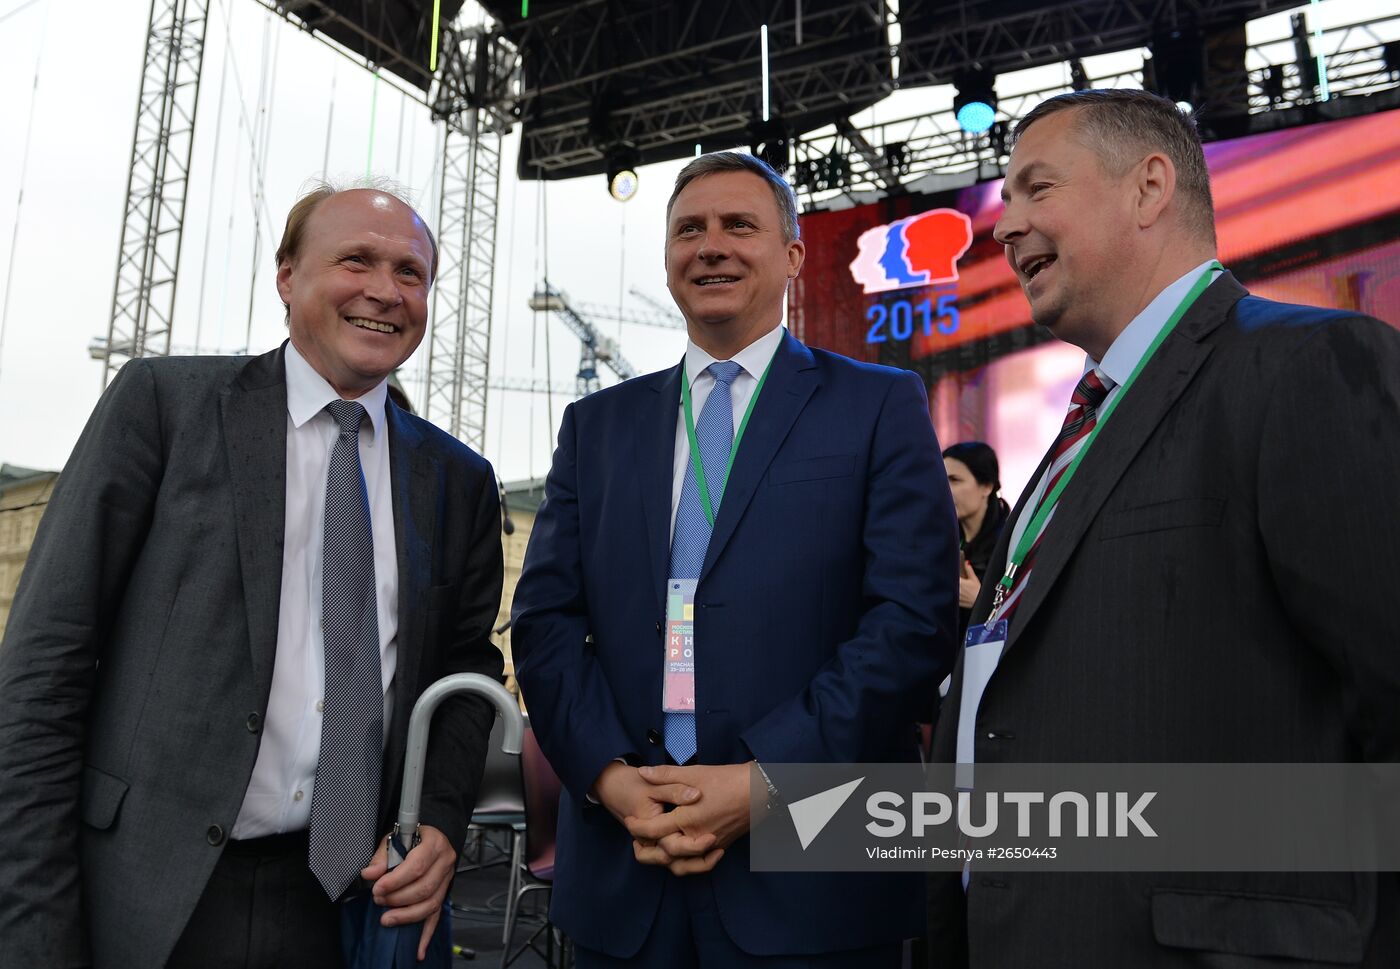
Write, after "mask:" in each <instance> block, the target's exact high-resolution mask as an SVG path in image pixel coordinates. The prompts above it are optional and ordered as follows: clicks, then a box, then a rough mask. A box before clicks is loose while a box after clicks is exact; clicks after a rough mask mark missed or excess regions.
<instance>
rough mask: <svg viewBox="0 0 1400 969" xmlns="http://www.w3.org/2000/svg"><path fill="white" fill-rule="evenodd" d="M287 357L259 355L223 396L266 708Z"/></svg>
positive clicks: (247, 599) (281, 504)
mask: <svg viewBox="0 0 1400 969" xmlns="http://www.w3.org/2000/svg"><path fill="white" fill-rule="evenodd" d="M284 345H285V344H284ZM282 352H283V351H282V349H281V348H280V347H279V348H278V349H276V350H273V351H272V352H270V353H265V354H263V355H262V356H260V357H254V358H253V359H252V360H251V361H249V363H248V365H247V366H246V367H244V368H243V370H242V371H240V372H239V374H238V376H237V377H235V378H234V379H233V381H232V382H231V383H230V384H229V386H228V387H227V388H225V389H224V392H223V394H222V395H221V396H220V398H219V410H220V415H219V416H220V421H221V423H222V425H223V435H224V447H225V451H226V454H227V457H228V469H229V479H230V482H231V484H232V491H233V518H234V527H235V529H236V531H237V534H238V559H239V566H240V568H241V569H242V579H243V605H244V608H245V609H246V610H247V615H248V644H249V649H250V653H251V660H252V666H253V681H254V684H255V686H256V688H257V696H258V697H259V699H260V701H264V702H265V701H266V698H267V695H268V692H269V691H270V690H271V688H272V667H273V661H274V660H275V658H276V655H277V621H278V612H279V605H280V603H281V598H282V543H283V539H284V532H283V527H284V524H285V521H286V505H287V372H286V369H285V367H284V365H283V362H282Z"/></svg>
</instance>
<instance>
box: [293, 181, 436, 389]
mask: <svg viewBox="0 0 1400 969" xmlns="http://www.w3.org/2000/svg"><path fill="white" fill-rule="evenodd" d="M431 265H432V243H431V242H430V241H429V239H428V233H427V230H426V229H425V228H424V226H423V223H422V221H421V220H420V219H419V218H418V216H417V215H416V214H414V212H413V210H412V209H410V208H409V207H408V206H407V205H405V204H404V203H402V202H400V201H399V200H398V199H396V198H394V197H393V196H392V195H386V194H384V193H383V192H376V191H373V190H371V189H354V190H350V191H345V192H338V193H337V194H335V195H332V196H331V197H330V198H328V199H326V200H325V201H324V202H322V203H321V204H320V205H318V206H317V207H316V209H315V210H314V211H313V212H312V213H311V215H310V217H309V218H308V220H307V224H306V230H305V234H304V236H303V238H302V240H301V244H300V246H299V247H298V250H297V252H296V254H295V255H293V256H290V257H289V258H286V259H284V260H283V261H282V263H281V265H279V266H278V267H277V292H278V293H280V294H281V296H282V302H284V303H286V304H287V308H288V324H289V326H290V328H291V338H292V345H293V346H295V347H296V348H297V351H298V352H299V353H301V355H302V356H303V357H305V358H306V362H307V363H309V364H311V366H312V367H313V368H314V369H315V370H316V372H317V373H319V374H320V375H321V376H322V377H324V378H325V379H326V382H327V383H329V384H330V385H331V387H333V388H334V389H335V391H336V393H338V394H340V395H341V396H342V397H344V398H347V399H353V398H355V397H359V396H360V395H361V394H363V393H365V392H366V391H368V390H370V389H371V388H372V387H374V386H375V385H376V384H378V383H379V382H380V381H381V380H383V379H384V378H385V377H386V376H388V375H389V374H390V373H391V372H392V371H393V370H394V368H395V367H397V366H399V364H401V363H403V362H404V361H405V360H407V359H408V357H409V355H410V354H412V353H413V351H414V350H416V349H417V348H418V344H419V343H420V342H421V341H422V339H423V333H424V331H425V329H426V328H427V321H428V289H429V286H430V285H431V281H430V279H429V276H428V273H429V270H430V267H431Z"/></svg>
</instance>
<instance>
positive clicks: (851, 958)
mask: <svg viewBox="0 0 1400 969" xmlns="http://www.w3.org/2000/svg"><path fill="white" fill-rule="evenodd" d="M574 951H575V960H574V961H575V963H576V964H577V966H578V969H623V967H627V969H898V967H899V965H900V961H901V958H902V956H903V946H902V945H901V944H900V943H898V942H895V943H891V944H889V945H884V946H875V947H873V948H869V949H851V950H848V951H843V952H823V953H818V954H816V955H776V956H758V955H753V954H751V953H748V952H745V951H744V950H742V949H740V948H739V947H738V946H737V945H735V944H734V940H732V939H731V938H730V937H729V933H728V932H726V931H725V928H724V923H723V922H722V921H721V919H720V916H719V912H718V910H717V909H716V908H715V890H714V882H713V881H712V880H711V879H710V876H709V875H708V874H702V875H687V876H685V877H684V878H668V879H666V882H665V889H664V890H663V892H662V895H661V906H660V908H659V909H658V910H657V913H656V921H655V922H653V923H652V926H651V932H650V934H649V935H647V939H646V941H645V942H644V943H642V949H641V951H640V952H638V953H637V954H636V955H634V956H631V957H630V958H627V959H618V958H615V957H613V956H609V955H604V954H603V953H601V952H594V951H592V950H590V949H585V948H582V947H581V946H578V945H575V950H574Z"/></svg>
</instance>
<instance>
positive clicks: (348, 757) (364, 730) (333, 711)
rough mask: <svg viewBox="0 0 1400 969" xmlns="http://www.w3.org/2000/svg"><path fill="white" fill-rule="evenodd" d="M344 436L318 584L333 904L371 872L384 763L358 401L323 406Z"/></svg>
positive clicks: (326, 847) (320, 802)
mask: <svg viewBox="0 0 1400 969" xmlns="http://www.w3.org/2000/svg"><path fill="white" fill-rule="evenodd" d="M326 410H327V411H329V412H330V415H331V416H332V417H334V418H335V421H336V424H338V425H339V427H340V433H339V434H338V435H337V437H336V440H335V447H334V448H332V450H331V461H330V467H329V468H328V469H327V471H326V535H325V540H324V545H323V549H324V552H323V559H324V561H323V565H322V574H323V577H322V580H321V625H322V630H323V632H324V638H325V665H326V683H325V691H326V692H325V703H324V712H323V714H322V719H321V754H320V759H319V760H318V761H317V764H316V783H315V786H314V787H313V788H312V790H311V821H310V830H309V840H310V847H309V850H308V862H309V865H310V868H311V872H312V874H314V875H315V876H316V879H317V881H319V882H320V883H321V887H322V888H324V889H325V891H326V895H328V896H329V897H330V898H331V900H332V901H334V900H335V899H337V898H339V897H340V895H341V894H342V893H343V892H344V891H345V889H346V887H347V886H349V885H350V883H351V882H352V881H354V879H355V877H356V876H357V875H359V873H360V869H361V868H363V867H364V866H365V865H367V864H369V860H370V856H371V855H372V854H373V852H374V848H375V844H376V842H377V841H378V838H379V832H377V831H376V830H375V822H376V818H375V814H376V810H377V806H378V803H379V765H380V761H381V759H382V758H383V753H384V680H383V672H382V670H381V667H380V661H379V611H378V605H377V603H376V602H375V579H374V533H373V532H372V531H371V530H370V518H369V495H368V493H367V491H366V489H365V476H364V472H363V470H361V468H360V422H361V421H362V420H363V419H364V418H365V416H366V415H365V409H364V407H362V406H361V405H360V404H358V403H356V402H354V401H348V400H337V401H332V402H331V403H329V404H327V405H326Z"/></svg>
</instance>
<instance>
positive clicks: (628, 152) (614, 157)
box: [607, 145, 639, 202]
mask: <svg viewBox="0 0 1400 969" xmlns="http://www.w3.org/2000/svg"><path fill="white" fill-rule="evenodd" d="M607 163H608V194H609V195H611V196H612V197H613V198H615V199H617V200H618V201H619V202H626V201H627V200H628V199H630V198H631V197H632V196H634V195H636V194H637V186H638V184H639V179H638V178H637V152H636V150H635V149H633V148H632V147H631V146H630V145H617V146H615V147H613V148H611V149H609V150H608V154H607Z"/></svg>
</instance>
